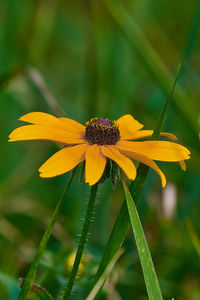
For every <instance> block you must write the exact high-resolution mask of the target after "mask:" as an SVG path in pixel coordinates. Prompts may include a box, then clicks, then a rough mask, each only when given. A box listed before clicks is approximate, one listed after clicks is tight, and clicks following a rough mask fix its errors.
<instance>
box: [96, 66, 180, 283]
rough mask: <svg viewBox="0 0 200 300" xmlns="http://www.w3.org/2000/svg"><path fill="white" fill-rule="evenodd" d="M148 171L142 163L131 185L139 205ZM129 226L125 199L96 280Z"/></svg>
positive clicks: (157, 133)
mask: <svg viewBox="0 0 200 300" xmlns="http://www.w3.org/2000/svg"><path fill="white" fill-rule="evenodd" d="M179 73H180V65H179V66H178V68H177V73H176V76H175V80H174V82H173V85H172V88H171V91H170V93H169V97H168V98H167V100H166V103H165V105H164V108H163V110H162V113H161V115H160V118H159V120H158V123H157V125H156V128H155V130H154V133H153V137H152V139H154V140H156V139H159V137H160V132H161V130H162V128H163V125H164V121H165V119H166V116H167V110H168V105H169V102H170V100H171V98H172V95H173V91H174V87H175V84H176V82H177V78H178V75H179ZM148 171H149V167H148V166H146V165H144V164H142V163H140V164H139V166H138V169H137V176H136V179H135V180H134V181H133V182H132V184H131V186H130V192H131V195H132V197H133V199H134V201H135V205H137V204H138V202H139V200H140V196H141V193H142V190H143V186H144V184H145V181H146V178H147V175H148ZM129 226H130V220H129V213H128V209H127V204H126V200H125V201H124V203H123V205H122V208H121V210H120V212H119V214H118V216H117V219H116V221H115V224H114V226H113V229H112V232H111V235H110V237H109V240H108V243H107V245H106V249H105V251H104V254H103V257H102V259H101V261H100V264H99V267H98V270H97V274H96V278H95V282H97V281H98V279H99V278H100V276H101V275H102V273H103V272H104V270H105V268H106V267H107V265H108V264H109V262H110V261H111V260H112V258H113V257H114V256H115V255H116V253H117V252H118V251H119V249H120V248H121V246H122V243H123V241H124V239H125V237H126V234H127V231H128V228H129Z"/></svg>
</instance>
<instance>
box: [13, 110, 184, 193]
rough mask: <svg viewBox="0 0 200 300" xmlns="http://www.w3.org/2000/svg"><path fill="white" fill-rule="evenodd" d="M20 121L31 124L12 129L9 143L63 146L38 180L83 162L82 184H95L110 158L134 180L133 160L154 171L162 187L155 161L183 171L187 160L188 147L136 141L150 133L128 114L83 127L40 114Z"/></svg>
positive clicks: (160, 172)
mask: <svg viewBox="0 0 200 300" xmlns="http://www.w3.org/2000/svg"><path fill="white" fill-rule="evenodd" d="M19 120H21V121H24V122H27V123H30V124H31V125H30V124H29V125H25V126H21V127H19V128H17V129H15V130H14V131H13V132H12V133H11V134H10V136H9V138H10V139H9V141H10V142H14V141H22V140H49V141H54V142H59V143H62V144H63V145H65V147H64V148H63V149H61V150H59V151H58V152H57V153H55V154H54V155H53V156H51V157H50V158H49V159H48V160H47V161H46V162H45V163H44V164H43V165H42V166H41V167H40V168H39V172H40V176H41V177H54V176H57V175H61V174H64V173H66V172H68V171H70V170H72V169H73V168H74V167H76V166H77V165H78V164H79V163H80V162H82V161H84V160H85V162H86V163H85V181H86V183H88V184H89V185H94V184H95V183H97V182H98V181H99V180H100V179H101V177H102V175H103V173H104V170H105V167H106V163H107V159H110V160H113V161H114V162H115V163H117V164H118V166H119V167H120V168H121V169H122V170H123V171H124V172H125V174H126V175H127V177H128V178H129V179H131V180H134V179H135V177H136V172H137V171H136V167H135V165H134V163H133V161H132V159H133V160H136V161H139V162H142V163H143V164H146V165H147V166H149V167H151V168H152V169H154V170H155V171H156V172H157V173H158V174H159V176H160V178H161V182H162V186H163V187H164V186H165V185H166V178H165V175H164V174H163V172H162V171H161V170H160V169H159V167H158V166H157V164H156V163H155V162H154V160H156V161H169V162H179V163H180V165H181V167H182V169H184V170H185V163H184V160H187V159H189V158H190V156H189V155H190V152H189V151H188V149H187V148H185V147H184V146H182V145H179V144H177V143H174V142H171V141H149V140H148V141H138V140H139V139H143V138H146V137H150V136H151V135H152V133H153V131H152V130H141V129H142V128H143V125H142V124H141V123H139V122H138V121H137V120H135V119H134V118H133V117H132V116H131V115H129V114H127V115H124V116H122V117H121V118H119V119H118V120H117V121H110V120H108V119H105V118H93V119H91V120H90V121H88V122H86V124H85V126H84V125H82V124H80V123H78V122H76V121H74V120H71V119H68V118H56V117H54V116H52V115H50V114H46V113H42V112H32V113H28V114H26V115H24V116H22V117H21V118H20V119H19ZM161 135H162V136H166V137H168V138H171V139H173V140H175V139H176V137H175V136H174V135H173V134H171V133H167V132H162V133H161Z"/></svg>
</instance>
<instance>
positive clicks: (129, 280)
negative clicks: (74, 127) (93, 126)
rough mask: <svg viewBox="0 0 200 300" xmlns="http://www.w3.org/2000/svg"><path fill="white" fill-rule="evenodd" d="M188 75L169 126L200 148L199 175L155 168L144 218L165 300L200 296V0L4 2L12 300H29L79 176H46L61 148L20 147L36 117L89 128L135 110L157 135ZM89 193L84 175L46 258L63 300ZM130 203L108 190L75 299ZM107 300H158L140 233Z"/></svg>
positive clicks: (5, 272)
mask: <svg viewBox="0 0 200 300" xmlns="http://www.w3.org/2000/svg"><path fill="white" fill-rule="evenodd" d="M180 61H181V62H182V64H183V67H182V71H181V74H180V77H179V80H178V85H177V87H176V91H175V94H174V99H173V101H172V103H171V105H170V107H169V113H168V116H167V120H166V123H165V130H167V131H169V132H172V133H174V134H176V135H177V136H178V141H179V142H180V143H182V144H184V145H185V146H186V147H188V148H189V149H190V150H191V153H192V157H191V160H190V161H187V162H186V163H187V171H186V172H182V171H181V169H180V167H179V166H178V164H176V163H162V164H160V166H161V168H162V170H163V171H164V173H165V174H166V177H167V180H168V186H167V187H166V189H165V190H162V188H161V184H160V180H159V177H158V176H157V174H155V173H154V172H153V171H151V172H150V174H149V176H148V180H147V182H146V185H145V188H144V192H143V195H142V200H141V202H140V205H139V212H140V216H141V219H142V223H143V226H144V229H145V232H146V236H147V239H148V242H149V246H150V250H151V253H152V257H153V260H154V262H155V267H156V270H157V275H158V278H159V280H160V284H161V289H162V292H163V296H164V299H172V298H173V297H174V298H175V299H177V300H179V299H180V300H188V299H190V300H199V299H200V276H199V274H200V223H199V215H200V202H199V200H200V184H199V183H200V168H199V166H200V159H199V158H200V155H199V140H198V125H199V124H198V122H199V117H200V115H199V108H200V100H199V99H200V1H198V0H191V1H189V2H188V1H187V0H183V1H182V2H181V3H179V2H175V1H167V0H160V1H153V0H149V1H147V0H121V1H117V0H116V1H108V0H107V1H106V0H102V1H101V0H99V1H94V0H93V1H92V0H91V1H90V0H85V1H80V0H76V1H61V0H48V1H39V0H28V1H27V0H20V1H15V0H1V1H0V147H1V148H0V149H1V150H0V151H1V155H0V165H1V173H0V200H1V201H0V208H1V209H0V212H1V213H0V295H1V297H0V298H1V299H2V300H4V299H5V300H6V299H9V300H10V299H11V300H14V299H16V298H17V295H18V292H19V278H20V277H24V276H25V275H26V272H27V270H28V267H29V265H30V263H31V261H32V259H33V255H34V251H35V249H36V247H37V245H38V244H39V241H40V239H41V237H42V234H43V232H44V230H45V228H46V226H47V223H48V220H49V217H50V216H51V213H52V211H53V209H54V207H55V206H56V203H57V201H58V199H59V197H60V194H61V193H62V191H63V189H64V186H65V184H66V181H67V180H68V179H69V174H65V175H62V176H59V177H57V178H52V179H42V178H40V177H39V176H38V171H37V170H38V168H39V166H40V165H41V164H42V163H43V162H44V161H45V160H46V159H47V158H48V157H49V156H50V155H51V154H53V153H55V152H56V150H57V149H58V146H57V145H56V144H53V143H50V142H40V141H34V142H32V141H31V142H19V143H12V144H11V143H8V142H7V140H8V135H9V133H10V132H11V131H12V130H13V129H14V128H16V127H17V126H19V125H20V122H19V121H17V119H18V118H19V117H20V116H21V115H23V114H25V113H28V112H32V111H43V112H47V113H52V114H54V115H56V116H67V117H70V118H72V119H75V120H77V121H79V122H82V123H84V122H85V121H87V120H88V119H89V118H90V117H94V116H98V117H108V118H110V119H117V118H119V117H120V116H122V115H123V114H126V113H131V114H132V115H133V116H134V117H135V118H136V119H138V120H139V121H140V122H141V123H143V124H144V125H145V129H153V128H154V127H155V125H156V121H157V119H158V116H159V113H160V112H161V110H162V107H163V104H164V101H165V100H166V98H167V93H168V91H169V90H170V85H171V84H172V82H173V78H174V76H175V72H176V68H177V65H178V63H179V62H180ZM88 195H89V188H88V186H86V184H84V183H80V169H79V171H78V172H77V174H76V177H75V179H74V182H73V184H72V187H71V188H70V192H69V194H68V197H67V199H66V201H65V203H64V206H63V209H62V213H61V215H60V216H59V219H58V222H57V224H56V226H55V230H54V231H53V236H52V237H51V239H50V242H49V244H48V247H47V249H46V252H45V255H44V257H43V260H42V263H41V266H40V268H39V272H38V275H37V283H39V284H41V285H42V286H44V287H45V288H46V289H47V290H48V291H49V292H51V294H52V295H53V296H54V297H56V295H58V293H59V292H60V289H61V288H62V286H63V285H64V284H65V279H66V278H67V276H68V272H69V268H70V265H71V261H72V257H73V251H74V250H75V249H76V246H77V239H78V234H79V233H80V229H81V225H82V217H83V213H84V211H85V209H86V204H87V199H88ZM122 202H123V192H122V188H121V184H120V183H119V184H118V185H117V188H116V190H115V191H112V189H111V184H110V182H109V181H108V182H106V183H105V184H103V185H101V187H100V189H99V196H98V204H97V206H96V213H95V216H94V222H93V224H92V226H91V227H92V228H91V231H90V237H89V241H88V244H87V249H86V255H85V259H84V261H83V263H82V267H81V271H80V274H79V279H78V281H77V283H76V286H75V289H74V291H75V292H74V295H73V297H72V299H85V297H86V295H87V294H88V291H89V289H90V282H91V278H92V277H93V276H94V274H95V272H96V269H97V266H98V262H99V260H100V258H101V256H102V253H103V251H104V249H105V245H106V242H107V239H108V237H109V234H110V232H111V229H112V226H113V224H114V221H115V218H116V216H117V214H118V211H119V209H120V207H121V205H122ZM123 248H124V252H123V254H122V256H121V257H120V259H119V261H118V262H117V264H116V266H115V268H114V270H113V272H112V274H111V276H110V277H109V280H108V282H107V283H106V285H105V289H104V292H103V293H102V295H101V297H100V299H138V300H143V299H147V295H146V288H145V284H144V280H143V275H142V271H141V267H140V262H139V258H138V255H137V251H136V247H135V244H134V241H133V237H132V233H131V231H130V232H129V233H128V235H127V238H126V241H125V243H124V245H123Z"/></svg>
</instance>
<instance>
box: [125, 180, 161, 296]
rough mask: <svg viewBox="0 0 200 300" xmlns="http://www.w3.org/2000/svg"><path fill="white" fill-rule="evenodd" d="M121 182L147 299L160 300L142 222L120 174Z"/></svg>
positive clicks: (156, 279) (157, 283)
mask: <svg viewBox="0 0 200 300" xmlns="http://www.w3.org/2000/svg"><path fill="white" fill-rule="evenodd" d="M122 182H123V187H124V193H125V197H126V203H127V207H128V212H129V217H130V221H131V225H132V229H133V233H134V237H135V242H136V246H137V250H138V254H139V257H140V262H141V265H142V270H143V274H144V279H145V284H146V288H147V292H148V296H149V299H150V300H153V299H156V300H162V299H163V298H162V293H161V290H160V286H159V282H158V278H157V275H156V271H155V268H154V265H153V261H152V258H151V253H150V251H149V247H148V244H147V241H146V237H145V234H144V231H143V228H142V224H141V222H140V217H139V215H138V212H137V209H136V206H135V203H134V201H133V198H132V196H131V193H130V192H129V189H128V186H127V185H126V183H125V180H124V178H123V176H122Z"/></svg>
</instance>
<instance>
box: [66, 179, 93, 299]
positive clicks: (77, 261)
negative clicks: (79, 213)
mask: <svg viewBox="0 0 200 300" xmlns="http://www.w3.org/2000/svg"><path fill="white" fill-rule="evenodd" d="M97 188H98V183H97V184H95V185H93V186H92V187H91V191H90V198H89V202H88V207H87V211H86V215H85V219H84V223H83V228H82V231H81V235H80V240H79V244H78V249H77V252H76V257H75V261H74V264H73V267H72V271H71V274H70V276H69V280H68V283H67V285H66V288H65V289H64V293H63V296H62V299H63V300H65V299H69V297H70V295H71V292H72V288H73V284H74V281H75V279H76V275H77V271H78V267H79V265H80V261H81V258H82V255H83V251H84V248H85V243H86V240H87V236H88V230H89V226H90V223H91V219H92V215H93V211H94V207H95V199H96V194H97Z"/></svg>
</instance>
